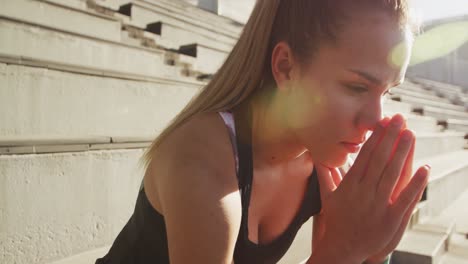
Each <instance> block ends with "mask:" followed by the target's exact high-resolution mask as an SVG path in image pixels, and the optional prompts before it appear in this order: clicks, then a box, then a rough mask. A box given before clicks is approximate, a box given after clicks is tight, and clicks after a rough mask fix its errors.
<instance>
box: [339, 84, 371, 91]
mask: <svg viewBox="0 0 468 264" xmlns="http://www.w3.org/2000/svg"><path fill="white" fill-rule="evenodd" d="M345 86H346V87H347V88H348V89H350V90H351V91H353V92H356V93H365V92H367V91H369V88H367V87H366V86H361V85H353V84H346V85H345Z"/></svg>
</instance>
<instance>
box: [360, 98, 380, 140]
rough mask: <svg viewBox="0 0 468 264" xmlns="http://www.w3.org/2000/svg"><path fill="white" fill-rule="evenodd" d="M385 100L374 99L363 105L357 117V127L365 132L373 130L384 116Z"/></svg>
mask: <svg viewBox="0 0 468 264" xmlns="http://www.w3.org/2000/svg"><path fill="white" fill-rule="evenodd" d="M382 108H383V101H382V100H381V99H380V98H379V100H372V101H371V102H369V104H366V105H364V106H363V108H362V109H361V111H360V112H359V115H358V117H357V120H356V122H357V124H356V125H357V127H358V128H359V130H360V131H362V132H363V134H364V133H366V132H368V131H373V130H374V128H375V126H376V125H377V123H378V122H379V121H380V120H382V118H383V112H382Z"/></svg>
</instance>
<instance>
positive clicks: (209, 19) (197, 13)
mask: <svg viewBox="0 0 468 264" xmlns="http://www.w3.org/2000/svg"><path fill="white" fill-rule="evenodd" d="M124 2H130V1H128V0H127V1H125V0H124ZM143 2H146V3H150V4H152V6H153V8H156V9H158V10H161V11H162V12H166V13H170V14H177V15H178V16H180V17H182V18H183V19H186V20H187V22H189V23H196V25H198V24H202V25H203V26H205V27H208V28H212V26H213V25H217V28H216V29H214V30H221V31H223V32H225V33H228V34H229V35H232V36H233V37H235V38H237V37H238V36H239V35H240V33H241V31H242V28H243V25H242V24H239V23H238V22H236V21H233V20H232V19H230V18H228V17H225V16H219V15H217V14H214V13H212V12H208V11H206V10H203V9H201V8H198V7H196V6H194V5H191V4H188V3H185V2H183V1H171V0H143Z"/></svg>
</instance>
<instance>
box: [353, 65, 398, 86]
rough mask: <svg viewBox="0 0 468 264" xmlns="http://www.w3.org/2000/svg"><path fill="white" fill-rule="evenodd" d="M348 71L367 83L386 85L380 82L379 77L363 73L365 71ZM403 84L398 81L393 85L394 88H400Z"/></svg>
mask: <svg viewBox="0 0 468 264" xmlns="http://www.w3.org/2000/svg"><path fill="white" fill-rule="evenodd" d="M348 71H350V72H352V73H355V74H357V75H359V76H360V77H361V78H364V79H366V80H367V81H369V82H371V83H373V84H374V85H378V86H382V85H383V83H384V82H383V81H381V80H379V79H378V78H377V77H374V76H373V75H372V74H370V73H367V72H363V71H360V70H354V69H348ZM401 83H402V81H397V82H395V83H393V85H392V86H398V85H400V84H401Z"/></svg>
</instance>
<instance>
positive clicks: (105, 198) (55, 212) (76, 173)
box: [0, 150, 143, 264]
mask: <svg viewBox="0 0 468 264" xmlns="http://www.w3.org/2000/svg"><path fill="white" fill-rule="evenodd" d="M141 154H142V150H114V151H90V152H82V153H69V154H67V153H57V154H44V155H11V156H1V155H0V263H2V264H13V263H15V264H32V263H48V262H51V261H54V260H58V259H62V258H64V257H66V256H71V255H75V254H78V253H80V252H84V251H88V250H92V249H95V248H99V247H102V246H104V245H108V244H109V242H110V241H112V240H113V239H114V238H115V236H116V235H117V233H118V232H119V231H120V230H121V228H122V227H123V225H124V224H125V223H126V221H128V218H129V216H130V215H131V213H132V210H133V207H134V204H135V201H136V195H137V192H138V187H139V185H140V182H141V179H142V176H143V173H142V171H140V169H139V168H138V166H137V160H138V159H139V157H140V156H141Z"/></svg>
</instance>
